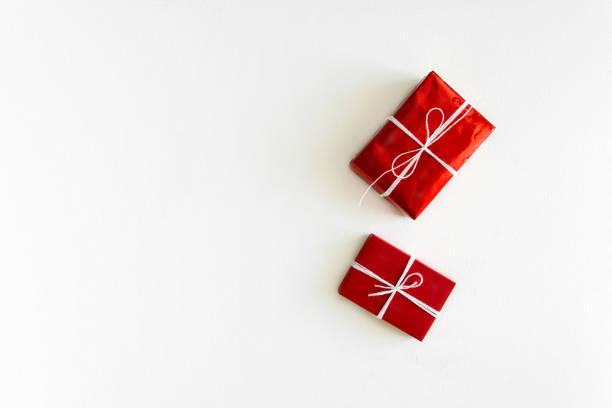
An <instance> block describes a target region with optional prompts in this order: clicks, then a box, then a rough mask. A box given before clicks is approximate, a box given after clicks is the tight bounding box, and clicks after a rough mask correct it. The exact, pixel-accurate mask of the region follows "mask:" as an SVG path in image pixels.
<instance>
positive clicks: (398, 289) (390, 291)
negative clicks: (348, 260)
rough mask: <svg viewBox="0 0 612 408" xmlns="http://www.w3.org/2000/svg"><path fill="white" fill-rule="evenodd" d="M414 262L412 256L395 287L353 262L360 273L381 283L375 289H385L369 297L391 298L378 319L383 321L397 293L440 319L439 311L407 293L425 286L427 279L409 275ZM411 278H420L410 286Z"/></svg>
mask: <svg viewBox="0 0 612 408" xmlns="http://www.w3.org/2000/svg"><path fill="white" fill-rule="evenodd" d="M414 260H415V259H414V257H413V256H412V255H411V256H410V259H409V260H408V262H407V263H406V267H405V268H404V271H403V272H402V275H401V276H400V278H399V279H398V281H397V284H395V285H394V284H392V283H389V282H387V281H386V280H384V279H383V278H381V277H380V276H378V275H377V274H375V273H374V272H372V271H371V270H369V269H368V268H366V267H365V266H363V265H361V264H359V263H357V262H353V264H352V265H351V266H352V267H353V268H355V269H357V270H358V271H360V272H362V273H364V274H366V275H368V276H369V277H371V278H374V279H376V280H377V281H378V282H380V283H381V284H380V285H378V284H377V285H374V287H376V288H380V289H383V290H380V291H378V292H373V293H369V294H368V296H385V295H389V297H388V298H387V300H386V302H385V304H384V305H383V307H382V308H381V309H380V311H379V312H378V315H376V317H377V318H379V319H382V317H383V316H384V314H385V312H386V311H387V308H388V307H389V305H390V304H391V300H393V296H395V294H396V293H399V294H400V295H402V296H403V297H405V298H406V299H408V300H410V301H411V302H412V303H414V304H415V305H417V306H418V307H420V308H421V309H423V310H424V311H425V312H427V313H429V314H430V315H431V316H433V317H438V313H440V312H439V311H437V310H436V309H434V308H433V307H431V306H429V305H428V304H427V303H425V302H423V301H421V300H419V299H417V298H415V297H414V296H412V295H410V294H409V293H406V292H405V291H406V290H408V289H412V288H416V287H419V286H421V285H422V284H423V282H424V281H425V279H423V275H421V274H420V273H418V272H413V273H411V274H408V272H409V271H410V268H411V267H412V264H413V263H414ZM411 277H415V278H418V279H417V280H415V281H414V282H412V283H410V284H408V282H409V281H410V278H411Z"/></svg>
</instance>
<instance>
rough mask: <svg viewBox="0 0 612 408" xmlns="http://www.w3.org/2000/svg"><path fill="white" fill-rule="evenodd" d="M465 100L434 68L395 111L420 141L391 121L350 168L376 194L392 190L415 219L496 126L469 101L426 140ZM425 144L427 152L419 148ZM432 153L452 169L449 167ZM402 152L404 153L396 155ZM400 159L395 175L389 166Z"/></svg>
mask: <svg viewBox="0 0 612 408" xmlns="http://www.w3.org/2000/svg"><path fill="white" fill-rule="evenodd" d="M465 102H466V101H465V99H463V98H462V97H461V95H459V94H458V93H457V92H455V91H454V90H453V89H452V88H451V87H450V86H449V85H448V84H447V83H446V82H444V81H443V80H442V78H440V77H439V76H438V75H437V74H436V73H435V72H433V71H432V72H430V73H429V74H428V75H427V76H426V77H425V79H423V81H421V83H420V84H419V85H418V86H417V88H416V89H415V90H414V92H413V93H412V94H411V95H410V96H409V97H408V99H406V101H405V102H404V103H403V104H402V105H401V106H400V108H399V109H398V110H397V112H396V113H395V114H394V115H393V117H394V118H395V119H396V120H397V121H398V122H399V123H400V124H401V125H402V126H404V127H405V128H406V129H407V130H408V131H410V132H411V133H412V134H413V135H414V136H415V137H416V138H417V139H418V140H419V141H420V142H421V143H420V144H419V143H417V142H416V141H415V140H413V138H412V137H410V136H409V135H408V134H407V133H406V132H405V131H404V130H402V129H401V128H400V127H399V126H398V125H397V124H395V123H392V122H391V121H387V122H386V123H385V124H384V125H383V127H382V128H381V129H380V131H379V132H378V133H377V134H376V136H374V138H373V139H372V140H371V141H370V142H369V143H368V144H367V145H366V146H365V147H364V149H363V150H362V151H361V152H360V153H359V154H358V155H357V156H356V157H355V158H354V159H353V160H352V161H351V168H352V169H353V170H354V171H355V172H357V174H359V175H360V176H361V177H362V178H363V179H364V180H365V181H366V182H367V183H368V184H371V185H372V188H373V189H374V190H375V191H377V192H378V193H380V194H383V193H385V192H388V193H389V195H388V196H387V197H386V198H387V199H389V200H390V201H391V202H392V203H393V204H395V205H396V206H397V207H398V208H399V209H400V210H401V211H402V212H403V213H405V214H407V215H408V216H410V217H411V218H413V219H416V218H417V217H418V216H419V214H421V212H423V210H424V209H425V208H426V207H427V205H429V203H430V202H431V201H432V200H433V199H434V197H435V196H436V195H437V194H438V193H439V192H440V190H442V188H443V187H444V186H445V185H446V183H447V182H448V181H449V180H450V179H451V177H452V176H453V174H452V173H451V170H454V171H456V170H459V168H461V166H463V164H464V163H465V162H466V160H467V159H468V158H469V157H470V156H471V155H472V153H474V151H475V150H476V149H477V148H478V146H480V144H481V143H482V142H483V141H484V140H485V139H486V138H487V137H488V136H489V135H490V134H491V133H492V132H493V130H494V129H495V126H493V125H492V124H491V123H490V122H489V121H488V120H486V119H485V118H484V117H483V116H482V115H481V114H480V113H479V112H478V111H476V109H474V108H473V107H472V106H471V105H465V109H464V111H463V112H459V113H460V115H458V116H457V118H456V119H458V118H460V119H459V120H456V121H455V122H454V123H453V124H451V125H450V126H449V127H448V130H446V131H444V133H443V135H442V136H440V137H439V139H437V140H435V141H434V142H433V143H431V144H429V145H428V135H430V136H432V135H435V133H436V130H437V128H438V127H441V126H442V125H443V124H444V122H445V120H448V119H449V118H451V117H452V115H453V113H455V112H456V111H458V110H459V109H461V107H462V106H464V103H465ZM428 113H429V115H428ZM464 113H465V115H463V114H464ZM441 130H443V129H441ZM430 141H431V140H430ZM423 146H426V147H427V149H428V150H429V151H422V152H420V153H419V151H420V150H422V148H423ZM417 154H418V155H419V156H420V157H418V158H417V159H416V161H417V162H416V163H414V162H412V164H410V163H408V161H409V160H410V159H411V158H412V157H414V156H415V155H417ZM432 154H434V155H435V156H437V158H438V159H440V160H441V161H443V162H444V163H446V164H447V165H448V166H450V167H451V168H452V169H450V170H449V169H448V168H445V166H444V165H442V164H441V163H440V162H439V161H438V160H437V159H436V158H434V157H433V156H432ZM398 155H401V156H400V157H399V158H398ZM396 158H398V160H397V161H396V163H395V165H396V167H395V174H394V173H393V172H392V171H390V170H391V169H392V166H393V162H394V159H396ZM402 163H404V164H402ZM411 165H413V166H414V168H411V170H412V171H411V172H410V173H411V174H410V175H409V176H408V177H405V176H406V175H407V174H405V175H404V176H403V177H402V178H400V179H399V180H398V181H399V182H397V183H396V185H395V186H393V184H394V182H395V181H396V179H398V177H397V176H398V175H402V174H401V172H402V171H404V170H407V169H406V168H407V167H409V166H411ZM385 172H386V174H385ZM372 183H374V184H372ZM390 188H391V191H390V192H389V191H388V190H389V189H390Z"/></svg>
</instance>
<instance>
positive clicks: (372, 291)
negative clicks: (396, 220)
mask: <svg viewBox="0 0 612 408" xmlns="http://www.w3.org/2000/svg"><path fill="white" fill-rule="evenodd" d="M364 265H365V266H364ZM454 287H455V282H453V281H452V280H450V279H449V278H447V277H446V276H444V275H442V274H441V273H439V272H437V271H435V270H434V269H432V268H431V267H429V266H427V265H425V264H424V263H423V262H420V261H419V260H418V259H417V258H416V257H415V256H413V255H410V254H407V253H405V252H404V251H402V250H400V249H398V248H396V247H394V246H393V245H391V244H389V243H388V242H386V241H384V240H382V239H381V238H379V237H377V236H376V235H374V234H370V236H368V238H367V239H366V241H365V243H364V244H363V247H362V248H361V250H360V251H359V253H358V254H357V256H356V258H355V261H354V262H353V263H352V264H351V267H350V268H349V269H348V271H347V273H346V275H345V276H344V279H343V280H342V283H341V284H340V286H339V287H338V293H339V294H340V295H342V296H344V297H346V298H347V299H349V300H351V301H353V302H355V303H356V304H358V305H359V306H361V307H363V308H364V309H365V310H367V311H368V312H370V313H372V314H373V315H374V316H376V317H377V318H378V319H381V320H384V321H385V322H387V323H390V324H392V325H394V326H395V327H397V328H398V329H400V330H402V331H404V332H405V333H407V334H409V335H411V336H412V337H414V338H416V339H417V340H421V341H422V340H423V339H424V338H425V336H426V335H427V332H428V331H429V329H430V328H431V326H432V324H433V323H434V322H435V321H436V318H437V316H438V314H439V313H440V312H439V311H440V310H442V307H443V306H444V303H445V302H446V299H447V298H448V296H449V295H450V293H451V292H452V290H453V288H454Z"/></svg>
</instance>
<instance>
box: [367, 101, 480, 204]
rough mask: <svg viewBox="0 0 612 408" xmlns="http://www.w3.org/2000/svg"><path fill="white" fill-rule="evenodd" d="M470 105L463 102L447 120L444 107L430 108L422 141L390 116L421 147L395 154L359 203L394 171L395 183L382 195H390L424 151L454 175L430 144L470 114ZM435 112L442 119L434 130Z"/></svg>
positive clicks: (414, 166)
mask: <svg viewBox="0 0 612 408" xmlns="http://www.w3.org/2000/svg"><path fill="white" fill-rule="evenodd" d="M468 106H469V104H468V103H467V101H466V102H463V104H461V106H459V108H457V110H456V111H455V112H454V113H453V114H452V115H451V116H450V117H449V118H448V119H447V120H446V121H445V120H444V111H443V110H442V109H440V108H437V107H436V108H431V109H430V110H428V111H427V114H426V115H425V131H426V133H427V134H426V137H425V142H421V141H420V140H419V138H417V137H416V136H415V135H414V134H413V133H412V132H411V131H410V130H408V129H407V128H406V127H405V126H404V125H402V123H401V122H400V121H398V120H397V119H396V118H395V117H393V116H389V117H388V118H387V120H388V121H389V122H391V123H393V124H394V125H395V126H397V127H398V128H399V129H400V130H402V131H403V132H404V133H405V134H406V135H408V136H409V137H410V138H412V140H414V141H415V142H416V143H418V145H419V147H418V148H417V149H414V150H409V151H407V152H404V153H400V154H398V155H397V156H395V158H394V159H393V161H392V162H391V168H390V169H389V170H387V171H385V172H384V173H382V174H381V175H380V176H378V178H377V179H376V180H374V181H373V182H372V183H371V184H370V185H369V186H368V188H367V189H366V190H365V191H364V192H363V194H362V195H361V199H360V200H359V205H361V203H362V202H363V200H364V198H365V196H366V195H367V194H368V192H369V191H370V190H371V189H372V187H374V186H375V185H376V183H378V181H379V180H380V179H381V178H383V177H384V176H385V175H387V174H388V173H393V175H394V176H395V180H393V183H391V185H390V186H389V187H388V188H387V190H385V192H384V193H382V194H381V195H380V196H381V197H388V196H389V195H391V193H392V192H393V190H395V187H397V185H398V184H399V183H400V181H402V180H404V179H407V178H408V177H410V176H412V174H413V173H414V170H415V169H416V167H417V164H418V163H419V160H420V159H421V156H422V155H423V152H427V154H429V155H430V156H431V157H433V158H434V159H436V161H437V162H438V163H440V164H441V165H442V166H443V167H444V168H445V169H446V170H447V171H448V172H449V173H451V174H452V175H453V176H454V175H455V174H456V173H457V171H456V170H455V169H453V168H452V167H451V166H450V165H449V164H447V163H446V162H444V161H443V160H442V159H440V158H439V157H438V156H436V155H435V154H434V153H433V152H432V151H431V150H429V146H431V145H432V144H434V143H435V142H436V141H438V140H439V139H440V138H441V137H442V136H444V135H445V134H446V132H448V131H449V130H450V129H451V128H452V127H453V126H454V125H455V124H457V123H458V122H459V121H460V120H461V119H463V118H464V117H465V115H467V114H468V112H469V111H470V110H471V109H472V107H471V106H470V107H469V108H468V109H467V110H465V109H466V108H467V107H468ZM464 110H465V113H463V115H461V117H459V118H458V116H459V115H460V114H461V112H463V111H464ZM433 112H440V115H441V119H440V123H439V124H438V126H437V127H436V128H435V129H434V130H433V132H432V131H431V129H430V127H429V115H430V114H431V113H433ZM406 156H408V158H407V159H405V160H403V161H402V158H404V157H406ZM398 161H399V163H398ZM402 167H403V169H402V170H401V172H399V173H398V172H397V171H398V170H399V169H401V168H402Z"/></svg>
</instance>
